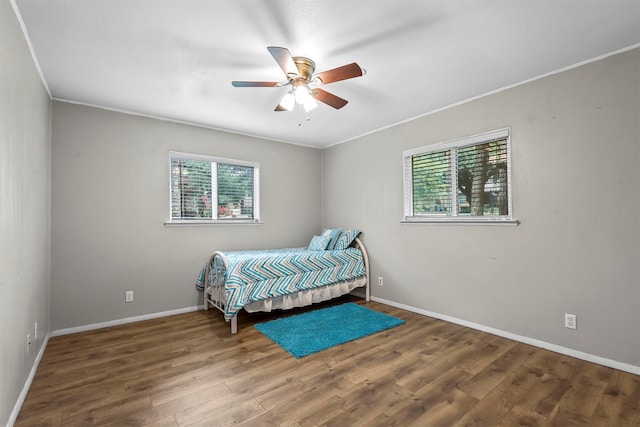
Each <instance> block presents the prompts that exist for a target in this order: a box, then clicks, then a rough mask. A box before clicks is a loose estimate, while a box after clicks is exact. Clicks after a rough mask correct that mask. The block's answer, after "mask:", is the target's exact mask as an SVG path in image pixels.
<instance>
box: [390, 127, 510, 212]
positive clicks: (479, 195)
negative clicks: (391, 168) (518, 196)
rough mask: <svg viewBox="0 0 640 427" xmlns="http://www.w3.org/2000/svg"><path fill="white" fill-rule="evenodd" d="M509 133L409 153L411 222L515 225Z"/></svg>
mask: <svg viewBox="0 0 640 427" xmlns="http://www.w3.org/2000/svg"><path fill="white" fill-rule="evenodd" d="M509 150H510V137H509V129H501V130H497V131H494V132H489V133H486V134H482V135H475V136H471V137H467V138H463V139H459V140H455V141H449V142H445V143H440V144H435V145H430V146H426V147H421V148H417V149H414V150H408V151H405V152H404V153H403V159H404V219H405V221H407V222H412V221H414V222H437V221H449V222H492V221H493V222H496V221H501V222H515V221H513V219H512V217H511V161H510V152H509Z"/></svg>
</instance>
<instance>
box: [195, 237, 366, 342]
mask: <svg viewBox="0 0 640 427" xmlns="http://www.w3.org/2000/svg"><path fill="white" fill-rule="evenodd" d="M359 235H360V232H359V231H358V230H341V229H339V228H338V229H324V230H323V232H322V234H320V235H319V236H314V237H313V239H312V240H311V242H310V244H309V246H308V247H302V248H285V249H270V250H253V251H231V252H223V251H216V252H214V253H213V255H211V257H210V258H209V259H208V261H207V262H206V264H205V265H204V267H203V268H202V270H201V271H200V275H199V277H198V280H197V281H196V286H197V287H198V289H200V290H202V291H203V294H204V295H203V298H204V309H205V310H208V309H209V308H210V307H215V308H217V309H218V310H220V311H221V312H222V313H223V315H224V318H225V320H226V321H227V322H230V324H231V333H232V334H236V333H237V332H238V314H239V312H240V311H241V310H242V309H244V310H246V311H248V312H257V311H272V310H278V309H281V310H287V309H291V308H295V307H303V306H307V305H311V304H314V303H318V302H322V301H327V300H330V299H333V298H337V297H339V296H342V295H346V294H348V293H351V292H353V291H354V290H356V289H357V288H364V298H365V299H366V300H367V301H368V300H369V299H370V289H369V288H370V286H369V259H368V255H367V251H366V249H365V247H364V244H363V243H362V241H361V240H360V238H359V237H358V236H359ZM361 296H362V295H361Z"/></svg>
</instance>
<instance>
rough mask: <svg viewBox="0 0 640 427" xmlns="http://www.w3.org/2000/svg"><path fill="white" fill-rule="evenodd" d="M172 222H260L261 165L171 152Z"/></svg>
mask: <svg viewBox="0 0 640 427" xmlns="http://www.w3.org/2000/svg"><path fill="white" fill-rule="evenodd" d="M169 163H170V166H169V167H170V176H171V184H170V193H171V200H170V205H171V207H170V209H171V220H170V222H171V223H221V222H259V221H260V215H259V212H260V210H259V197H258V196H259V177H260V164H259V163H255V162H246V161H241V160H230V159H221V158H217V157H209V156H202V155H197V154H186V153H177V152H173V151H172V152H170V153H169Z"/></svg>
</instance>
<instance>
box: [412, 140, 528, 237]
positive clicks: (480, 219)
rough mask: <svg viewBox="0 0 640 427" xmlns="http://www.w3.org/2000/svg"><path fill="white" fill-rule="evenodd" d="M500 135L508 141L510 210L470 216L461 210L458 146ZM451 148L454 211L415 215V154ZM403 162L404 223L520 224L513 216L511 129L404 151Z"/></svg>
mask: <svg viewBox="0 0 640 427" xmlns="http://www.w3.org/2000/svg"><path fill="white" fill-rule="evenodd" d="M497 139H506V145H507V185H508V190H507V203H508V209H509V214H508V215H500V216H470V215H459V214H458V206H457V205H458V197H457V189H458V182H457V181H458V166H457V150H458V149H460V148H465V147H469V146H473V145H480V144H485V143H488V142H491V141H495V140H497ZM443 150H451V194H450V195H451V198H452V199H451V200H452V206H451V208H452V209H451V212H448V213H443V214H440V213H433V214H420V215H415V214H414V212H413V205H414V204H413V176H412V172H413V171H412V159H413V156H417V155H421V154H426V153H431V152H434V151H443ZM402 163H403V180H404V182H403V184H404V185H403V187H404V192H403V199H404V217H403V220H402V221H401V222H402V223H451V224H503V225H507V224H508V225H517V224H518V221H517V220H516V219H514V218H513V199H512V196H513V192H512V185H511V183H512V181H511V129H510V128H503V129H498V130H494V131H491V132H486V133H482V134H477V135H472V136H468V137H464V138H460V139H455V140H451V141H446V142H441V143H437V144H432V145H427V146H423V147H419V148H414V149H411V150H405V151H403V152H402Z"/></svg>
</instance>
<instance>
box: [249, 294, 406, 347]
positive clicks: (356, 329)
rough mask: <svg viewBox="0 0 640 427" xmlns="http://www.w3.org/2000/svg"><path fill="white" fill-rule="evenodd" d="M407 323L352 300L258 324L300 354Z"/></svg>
mask: <svg viewBox="0 0 640 427" xmlns="http://www.w3.org/2000/svg"><path fill="white" fill-rule="evenodd" d="M403 323H404V320H402V319H398V318H396V317H393V316H389V315H388V314H384V313H380V312H378V311H375V310H371V309H370V308H367V307H362V306H360V305H358V304H356V303H353V302H349V303H346V304H341V305H336V306H333V307H328V308H322V309H320V310H314V311H309V312H306V313H302V314H296V315H294V316H289V317H283V318H281V319H276V320H271V321H269V322H264V323H258V324H256V325H255V328H256V329H257V330H259V331H260V332H262V333H263V334H265V335H266V336H267V337H269V338H270V339H271V340H273V341H274V342H276V343H277V344H278V345H280V347H282V348H284V349H285V350H287V351H288V352H289V353H290V354H291V355H292V356H294V357H297V358H300V357H305V356H308V355H310V354H314V353H317V352H319V351H322V350H326V349H328V348H331V347H335V346H337V345H339V344H344V343H346V342H349V341H353V340H356V339H358V338H362V337H364V336H367V335H372V334H375V333H377V332H380V331H384V330H385V329H390V328H393V327H395V326H398V325H402V324H403Z"/></svg>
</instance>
